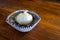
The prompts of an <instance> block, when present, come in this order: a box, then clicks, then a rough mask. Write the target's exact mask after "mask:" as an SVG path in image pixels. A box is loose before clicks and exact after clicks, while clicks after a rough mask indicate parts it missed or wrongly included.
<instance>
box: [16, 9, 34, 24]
mask: <svg viewBox="0 0 60 40" xmlns="http://www.w3.org/2000/svg"><path fill="white" fill-rule="evenodd" d="M27 12H28V10H26V11H25V12H24V13H20V14H19V15H17V17H16V21H17V23H19V24H20V25H28V24H30V23H31V22H32V20H33V16H32V15H31V14H28V13H27Z"/></svg>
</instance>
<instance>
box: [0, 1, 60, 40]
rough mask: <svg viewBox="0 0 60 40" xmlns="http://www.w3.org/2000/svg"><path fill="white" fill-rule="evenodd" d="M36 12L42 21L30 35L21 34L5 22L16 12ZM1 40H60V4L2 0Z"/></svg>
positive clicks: (0, 4) (0, 12)
mask: <svg viewBox="0 0 60 40" xmlns="http://www.w3.org/2000/svg"><path fill="white" fill-rule="evenodd" d="M19 9H20V10H21V9H27V10H31V11H35V12H37V13H38V14H39V16H41V18H42V20H41V22H39V23H38V25H37V26H36V27H35V28H34V29H33V30H32V31H30V32H28V33H21V32H19V31H17V30H15V29H14V28H12V27H11V26H10V25H8V24H7V23H6V22H5V20H6V17H7V16H8V15H9V14H11V13H12V12H13V11H15V10H19ZM0 40H60V3H58V2H52V1H42V0H41V1H40V0H0Z"/></svg>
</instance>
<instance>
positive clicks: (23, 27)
mask: <svg viewBox="0 0 60 40" xmlns="http://www.w3.org/2000/svg"><path fill="white" fill-rule="evenodd" d="M24 11H26V10H16V11H14V12H12V13H11V14H10V15H8V17H7V18H6V22H7V23H8V24H9V25H11V26H12V27H13V28H15V29H16V30H18V31H20V32H29V31H31V30H32V29H33V28H34V27H36V25H37V24H38V23H39V21H40V20H41V17H40V16H39V15H38V14H37V13H36V12H33V11H28V13H29V14H31V15H32V16H33V21H32V22H31V23H30V24H29V25H20V24H19V23H17V22H16V19H15V18H16V16H17V15H19V14H20V13H23V12H24Z"/></svg>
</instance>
